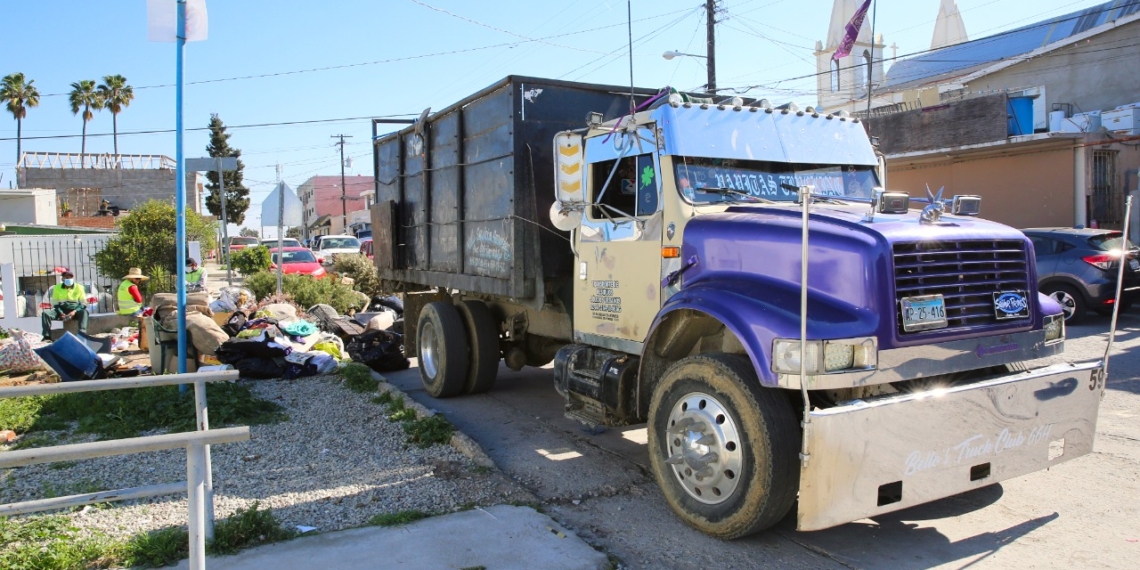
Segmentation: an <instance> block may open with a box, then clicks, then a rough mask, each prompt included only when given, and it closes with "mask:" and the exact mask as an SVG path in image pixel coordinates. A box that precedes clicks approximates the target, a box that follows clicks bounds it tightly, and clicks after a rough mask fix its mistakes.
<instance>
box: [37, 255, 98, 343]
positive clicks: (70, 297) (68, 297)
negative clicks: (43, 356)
mask: <svg viewBox="0 0 1140 570" xmlns="http://www.w3.org/2000/svg"><path fill="white" fill-rule="evenodd" d="M47 298H48V303H50V304H51V308H49V309H44V312H43V313H42V314H40V324H42V325H43V333H44V341H45V342H51V322H52V321H68V320H71V319H79V332H81V333H86V332H87V290H86V289H84V288H83V285H80V284H79V283H76V282H75V274H74V273H72V272H71V271H68V270H65V271H64V272H63V282H62V283H57V284H55V285H52V286H51V288H49V289H48V292H47Z"/></svg>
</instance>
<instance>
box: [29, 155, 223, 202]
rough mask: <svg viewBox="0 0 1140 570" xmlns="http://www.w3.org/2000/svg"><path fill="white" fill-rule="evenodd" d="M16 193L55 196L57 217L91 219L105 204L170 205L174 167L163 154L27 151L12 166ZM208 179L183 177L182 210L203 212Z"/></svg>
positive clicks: (188, 174) (191, 176)
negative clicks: (68, 214)
mask: <svg viewBox="0 0 1140 570" xmlns="http://www.w3.org/2000/svg"><path fill="white" fill-rule="evenodd" d="M16 184H17V185H18V186H19V187H20V188H51V189H53V190H55V191H56V194H57V198H58V200H57V202H58V204H59V207H60V210H61V212H60V213H61V214H63V210H64V209H65V208H64V207H65V206H66V209H67V210H69V211H70V212H71V213H72V214H73V215H75V216H94V215H96V214H97V213H98V211H99V210H100V209H101V205H102V202H103V200H106V201H107V202H108V203H109V205H110V206H112V207H114V208H117V209H120V210H130V209H131V208H133V207H134V206H135V205H136V204H140V203H142V202H145V201H147V200H173V199H174V195H175V191H176V186H177V184H176V183H175V162H174V159H173V158H170V157H169V156H162V155H141V154H119V155H114V154H86V155H80V154H75V153H56V152H25V153H24V155H23V156H21V157H20V162H19V164H17V165H16ZM205 184H206V178H205V177H204V176H202V174H201V173H198V172H187V173H186V208H187V209H189V210H191V211H194V212H199V213H201V212H202V211H203V210H204V208H203V204H202V202H203V199H204V196H205V192H206V187H205Z"/></svg>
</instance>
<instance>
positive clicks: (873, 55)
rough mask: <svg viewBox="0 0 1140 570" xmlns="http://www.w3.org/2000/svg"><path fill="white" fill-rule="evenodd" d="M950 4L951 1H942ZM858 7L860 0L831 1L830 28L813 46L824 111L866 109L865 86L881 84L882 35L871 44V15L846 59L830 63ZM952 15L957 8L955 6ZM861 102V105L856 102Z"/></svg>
mask: <svg viewBox="0 0 1140 570" xmlns="http://www.w3.org/2000/svg"><path fill="white" fill-rule="evenodd" d="M947 1H949V2H951V3H953V0H943V4H945V3H946V2H947ZM861 4H862V2H861V1H860V0H835V5H834V7H833V8H832V10H831V25H830V26H829V27H828V30H827V40H826V41H825V42H819V41H817V42H816V43H815V58H816V71H817V72H818V73H819V75H817V76H816V81H817V84H816V85H817V93H819V97H818V106H819V107H820V108H821V109H823V110H825V111H828V112H833V111H839V110H841V109H846V110H847V111H849V112H855V111H859V110H865V109H866V107H867V87H868V83H871V84H872V85H881V84H882V83H883V78H884V75H883V60H884V55H883V48H884V47H885V44H884V43H883V36H882V34H879V36H878V37H877V38H875V41H874V42H872V41H871V17H872V16H871V14H870V13H868V14H867V17H866V18H864V19H863V26H862V27H861V28H859V36H858V38H857V39H856V40H855V45H854V47H852V48H851V53H850V54H848V55H847V57H843V58H840V59H839V60H838V61H832V59H831V56H832V54H834V53H835V50H836V49H838V47H839V44H840V43H841V42H842V41H843V36H844V34H846V33H847V31H846V27H847V23H848V22H850V21H851V17H852V16H854V15H855V11H856V10H858V9H859V6H860V5H861ZM955 13H957V8H956V7H955ZM860 100H861V101H862V102H861V103H860V102H859V101H860Z"/></svg>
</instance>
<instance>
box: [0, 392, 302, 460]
mask: <svg viewBox="0 0 1140 570" xmlns="http://www.w3.org/2000/svg"><path fill="white" fill-rule="evenodd" d="M206 397H207V401H208V402H209V404H210V419H211V420H213V422H214V423H215V424H216V425H218V426H222V425H233V424H245V425H258V424H267V423H273V422H278V421H282V420H284V419H286V417H285V415H284V414H283V413H282V412H281V407H280V406H278V405H277V404H274V403H273V402H270V401H268V400H260V399H258V398H255V397H254V396H253V393H252V392H251V391H250V390H249V388H247V387H245V386H242V385H239V384H211V385H208V386H207V388H206ZM5 404H9V405H8V406H7V407H4V408H0V423H7V421H13V422H18V424H19V425H20V426H21V428H20V430H17V431H21V430H22V431H24V432H29V431H37V432H38V431H46V430H60V429H67V428H68V427H70V425H71V424H72V422H74V424H75V425H76V431H77V432H79V433H93V434H97V435H99V436H101V437H104V438H125V437H134V436H136V435H138V434H139V433H140V432H143V431H149V430H154V429H168V430H172V431H191V430H193V429H194V428H195V419H194V394H193V392H191V391H187V392H179V391H178V387H177V386H160V387H156V388H138V389H133V390H111V391H104V392H84V393H77V394H57V395H53V396H43V397H28V398H9V399H4V400H0V406H4V405H5ZM5 418H7V419H5ZM45 436H46V434H45ZM20 443H21V444H22V445H21V446H20V447H27V446H34V445H35V442H33V441H22V442H20Z"/></svg>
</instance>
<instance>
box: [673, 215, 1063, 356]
mask: <svg viewBox="0 0 1140 570" xmlns="http://www.w3.org/2000/svg"><path fill="white" fill-rule="evenodd" d="M868 209H869V206H868V205H865V204H853V205H832V204H817V205H814V206H812V210H811V214H810V220H811V225H810V234H809V238H808V240H809V245H810V254H809V267H808V285H809V288H810V300H809V307H808V313H809V321H810V322H809V330H813V331H814V332H809V336H811V337H812V338H853V337H861V336H877V337H878V338H879V339H880V343H881V346H880V347H881V348H889V347H894V346H908V345H913V344H923V343H929V342H933V341H941V340H954V339H957V338H968V337H971V336H978V335H980V334H994V333H995V332H1016V331H1021V330H1029V329H1030V328H1032V327H1033V326H1034V324H1036V325H1037V326H1040V319H1041V317H1040V304H1039V302H1038V301H1037V295H1036V293H1035V291H1036V280H1037V274H1036V268H1035V266H1034V263H1033V254H1032V251H1033V250H1032V246H1031V244H1030V243H1029V240H1028V239H1027V238H1026V237H1025V235H1024V234H1022V233H1021V232H1019V231H1017V230H1015V229H1013V228H1010V227H1008V226H1004V225H1002V224H998V223H994V222H990V221H987V220H982V219H978V218H972V217H964V216H963V217H959V216H944V217H943V218H942V220H941V221H940V222H938V223H936V224H923V223H921V222H920V221H919V212H917V211H912V212H910V213H907V214H899V215H884V214H876V215H875V218H874V221H872V222H866V221H864V217H865V216H866V212H867V211H868ZM801 220H802V213H801V211H800V210H799V208H798V207H797V206H795V205H792V204H788V205H783V204H778V205H768V204H765V205H739V206H732V207H730V208H729V209H728V210H726V211H724V212H720V213H713V214H704V215H700V216H698V217H696V218H694V219H693V220H690V221H689V222H688V224H687V225H686V227H685V233H684V241H683V254H682V255H683V258H684V259H685V260H692V259H693V258H695V259H696V264H695V265H693V266H692V267H691V268H690V269H689V270H687V271H686V272H685V273H684V276H683V282H682V287H683V288H688V287H690V286H697V285H700V284H702V283H703V284H705V285H706V286H707V285H709V284H710V283H715V285H714V286H715V287H722V288H725V289H731V290H737V291H750V292H751V293H749V294H751V295H756V296H765V297H768V298H769V299H777V298H779V299H784V301H781V302H780V305H781V310H782V311H787V312H788V313H789V316H794V320H795V321H797V322H798V314H799V303H798V299H799V289H800V270H801V257H802V256H801V227H802V222H801ZM970 249H973V250H975V252H976V251H977V250H994V249H1000V250H1002V251H1005V252H1008V254H1005V255H1006V256H1007V257H1009V258H1011V259H1015V260H1019V261H1014V262H1007V261H1006V260H1005V259H995V260H994V261H993V262H990V261H988V260H987V259H988V258H986V257H985V255H984V254H977V253H974V252H970V251H969V250H970ZM936 252H944V253H936ZM951 252H953V253H951ZM933 258H938V259H940V260H951V261H949V262H947V263H948V264H946V263H943V264H942V265H938V264H935V263H933V262H931V261H930V260H931V259H933ZM1006 263H1008V267H1012V268H1013V270H1011V271H1009V272H1003V274H1002V275H1000V276H998V277H995V278H993V279H991V278H990V277H991V276H990V275H981V274H986V273H987V272H992V271H993V268H994V267H996V266H997V265H999V264H1006ZM896 266H897V267H896ZM936 266H937V271H936V272H935V274H936V276H937V277H936V278H937V279H939V280H941V281H938V282H940V283H953V286H954V287H955V288H954V289H953V290H949V289H948V290H946V291H945V292H944V291H943V290H938V291H930V290H928V289H926V288H925V286H926V284H928V283H931V282H934V281H933V280H932V279H929V278H927V277H926V275H927V274H928V273H927V272H928V271H933V270H931V269H930V268H932V267H936ZM1002 267H1003V268H1005V267H1007V266H1006V265H1002ZM896 272H897V274H896ZM995 275H996V274H995ZM971 280H972V281H971ZM960 283H961V284H962V286H961V287H959V284H960ZM917 286H922V287H923V288H921V289H919V288H917ZM896 289H897V293H896ZM909 289H914V292H907V291H908V290H909ZM991 289H992V291H991ZM1010 290H1025V292H1026V296H1027V297H1028V298H1029V299H1030V318H1029V319H1024V318H1023V319H1019V320H1003V321H996V320H995V319H994V318H993V316H992V312H993V311H992V307H989V308H985V307H983V306H982V305H983V304H984V303H985V302H987V301H985V300H984V299H983V298H984V297H986V296H988V295H990V294H991V293H992V292H999V291H1010ZM964 291H970V292H975V293H974V296H973V297H971V298H969V299H966V298H962V299H960V301H961V304H962V305H971V306H972V307H973V308H972V309H970V308H967V309H964V311H967V312H963V313H961V314H962V315H963V318H962V319H959V320H958V321H957V322H955V320H954V319H951V322H950V324H949V325H948V326H947V327H945V328H941V329H937V330H934V331H926V332H920V333H915V332H909V333H906V332H903V331H901V330H900V327H899V325H898V320H899V317H898V304H899V299H900V298H901V297H902V296H912V295H913V296H919V295H924V294H933V293H934V292H938V293H944V294H946V299H947V312H948V313H951V314H953V313H954V312H955V310H953V309H952V308H951V301H950V299H951V298H953V297H954V296H955V295H958V294H960V293H961V292H964ZM788 299H792V300H794V302H793V303H791V304H792V305H794V306H784V305H788V304H789V303H788V301H787V300H788ZM955 302H957V301H955ZM988 302H991V303H992V300H991V301H988ZM971 310H972V311H974V313H969V312H968V311H971ZM972 314H974V315H977V316H970V315H972ZM987 315H989V317H988V318H989V321H987ZM793 332H794V333H795V334H794V336H796V337H798V330H797V331H793Z"/></svg>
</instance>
